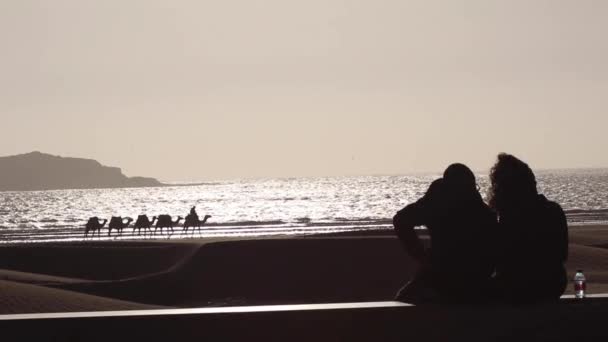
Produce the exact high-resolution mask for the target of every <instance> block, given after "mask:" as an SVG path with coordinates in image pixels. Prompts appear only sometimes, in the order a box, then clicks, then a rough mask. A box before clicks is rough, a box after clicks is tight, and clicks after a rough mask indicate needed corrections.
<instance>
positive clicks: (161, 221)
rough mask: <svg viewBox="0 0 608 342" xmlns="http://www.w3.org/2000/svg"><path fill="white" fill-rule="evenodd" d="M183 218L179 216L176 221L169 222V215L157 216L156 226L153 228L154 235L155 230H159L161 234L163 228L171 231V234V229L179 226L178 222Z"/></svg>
mask: <svg viewBox="0 0 608 342" xmlns="http://www.w3.org/2000/svg"><path fill="white" fill-rule="evenodd" d="M183 219H184V218H183V217H181V216H178V217H177V220H176V221H175V222H174V221H171V215H158V220H157V221H156V226H155V227H154V234H156V230H157V229H158V228H160V233H161V234H162V233H163V228H167V230H169V229H171V233H173V227H174V226H176V225H177V224H179V221H181V220H183Z"/></svg>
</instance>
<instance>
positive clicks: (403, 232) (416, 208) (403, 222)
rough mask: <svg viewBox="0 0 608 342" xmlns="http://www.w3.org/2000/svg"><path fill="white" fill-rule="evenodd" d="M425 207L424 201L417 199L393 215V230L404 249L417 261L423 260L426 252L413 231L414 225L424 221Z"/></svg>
mask: <svg viewBox="0 0 608 342" xmlns="http://www.w3.org/2000/svg"><path fill="white" fill-rule="evenodd" d="M425 209H426V208H425V205H424V202H423V201H418V202H416V203H413V204H410V205H408V206H406V207H405V208H403V209H402V210H400V211H399V212H397V215H395V217H393V226H394V227H395V232H396V233H397V236H398V237H399V240H401V243H402V244H403V247H404V248H405V251H406V252H407V254H408V255H410V256H411V257H412V258H414V259H415V260H417V261H418V262H424V261H425V259H426V252H425V250H424V245H423V243H422V241H420V238H419V237H418V235H417V234H416V232H415V231H414V227H416V226H421V225H423V224H424V223H425V222H424V221H425V216H426V215H425V211H426V210H425Z"/></svg>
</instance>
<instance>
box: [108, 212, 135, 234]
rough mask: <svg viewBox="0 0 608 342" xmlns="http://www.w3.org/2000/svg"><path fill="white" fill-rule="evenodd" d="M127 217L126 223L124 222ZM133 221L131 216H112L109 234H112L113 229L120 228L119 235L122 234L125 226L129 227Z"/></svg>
mask: <svg viewBox="0 0 608 342" xmlns="http://www.w3.org/2000/svg"><path fill="white" fill-rule="evenodd" d="M125 219H126V220H127V222H126V223H125V222H124V220H125ZM132 221H133V219H132V218H130V217H126V218H124V219H123V218H122V217H121V216H112V218H111V219H110V224H109V225H108V236H110V234H112V229H116V230H118V235H122V230H123V228H125V227H128V226H129V224H130V223H131V222H132Z"/></svg>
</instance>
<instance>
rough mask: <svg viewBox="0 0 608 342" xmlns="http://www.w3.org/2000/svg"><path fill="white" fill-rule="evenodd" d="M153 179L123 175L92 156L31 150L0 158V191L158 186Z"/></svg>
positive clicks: (118, 170)
mask: <svg viewBox="0 0 608 342" xmlns="http://www.w3.org/2000/svg"><path fill="white" fill-rule="evenodd" d="M162 185H163V184H162V183H160V182H159V181H157V180H156V179H153V178H144V177H131V178H130V177H127V176H125V175H124V174H122V172H121V170H120V169H119V168H117V167H107V166H103V165H101V164H100V163H99V162H97V161H95V160H92V159H82V158H64V157H59V156H53V155H50V154H45V153H40V152H32V153H27V154H21V155H16V156H10V157H0V191H27V190H57V189H94V188H126V187H148V186H162Z"/></svg>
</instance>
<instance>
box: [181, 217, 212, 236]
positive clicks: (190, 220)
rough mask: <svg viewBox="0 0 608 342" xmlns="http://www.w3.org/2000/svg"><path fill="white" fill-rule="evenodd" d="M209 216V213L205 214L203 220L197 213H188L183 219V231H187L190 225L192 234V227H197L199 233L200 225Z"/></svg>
mask: <svg viewBox="0 0 608 342" xmlns="http://www.w3.org/2000/svg"><path fill="white" fill-rule="evenodd" d="M210 218H211V215H205V217H204V218H203V220H202V221H201V220H200V219H199V217H198V215H188V216H186V220H185V221H184V233H188V228H190V227H192V234H194V229H196V228H198V231H199V233H200V231H201V226H203V225H204V224H205V223H206V222H207V220H208V219H210Z"/></svg>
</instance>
